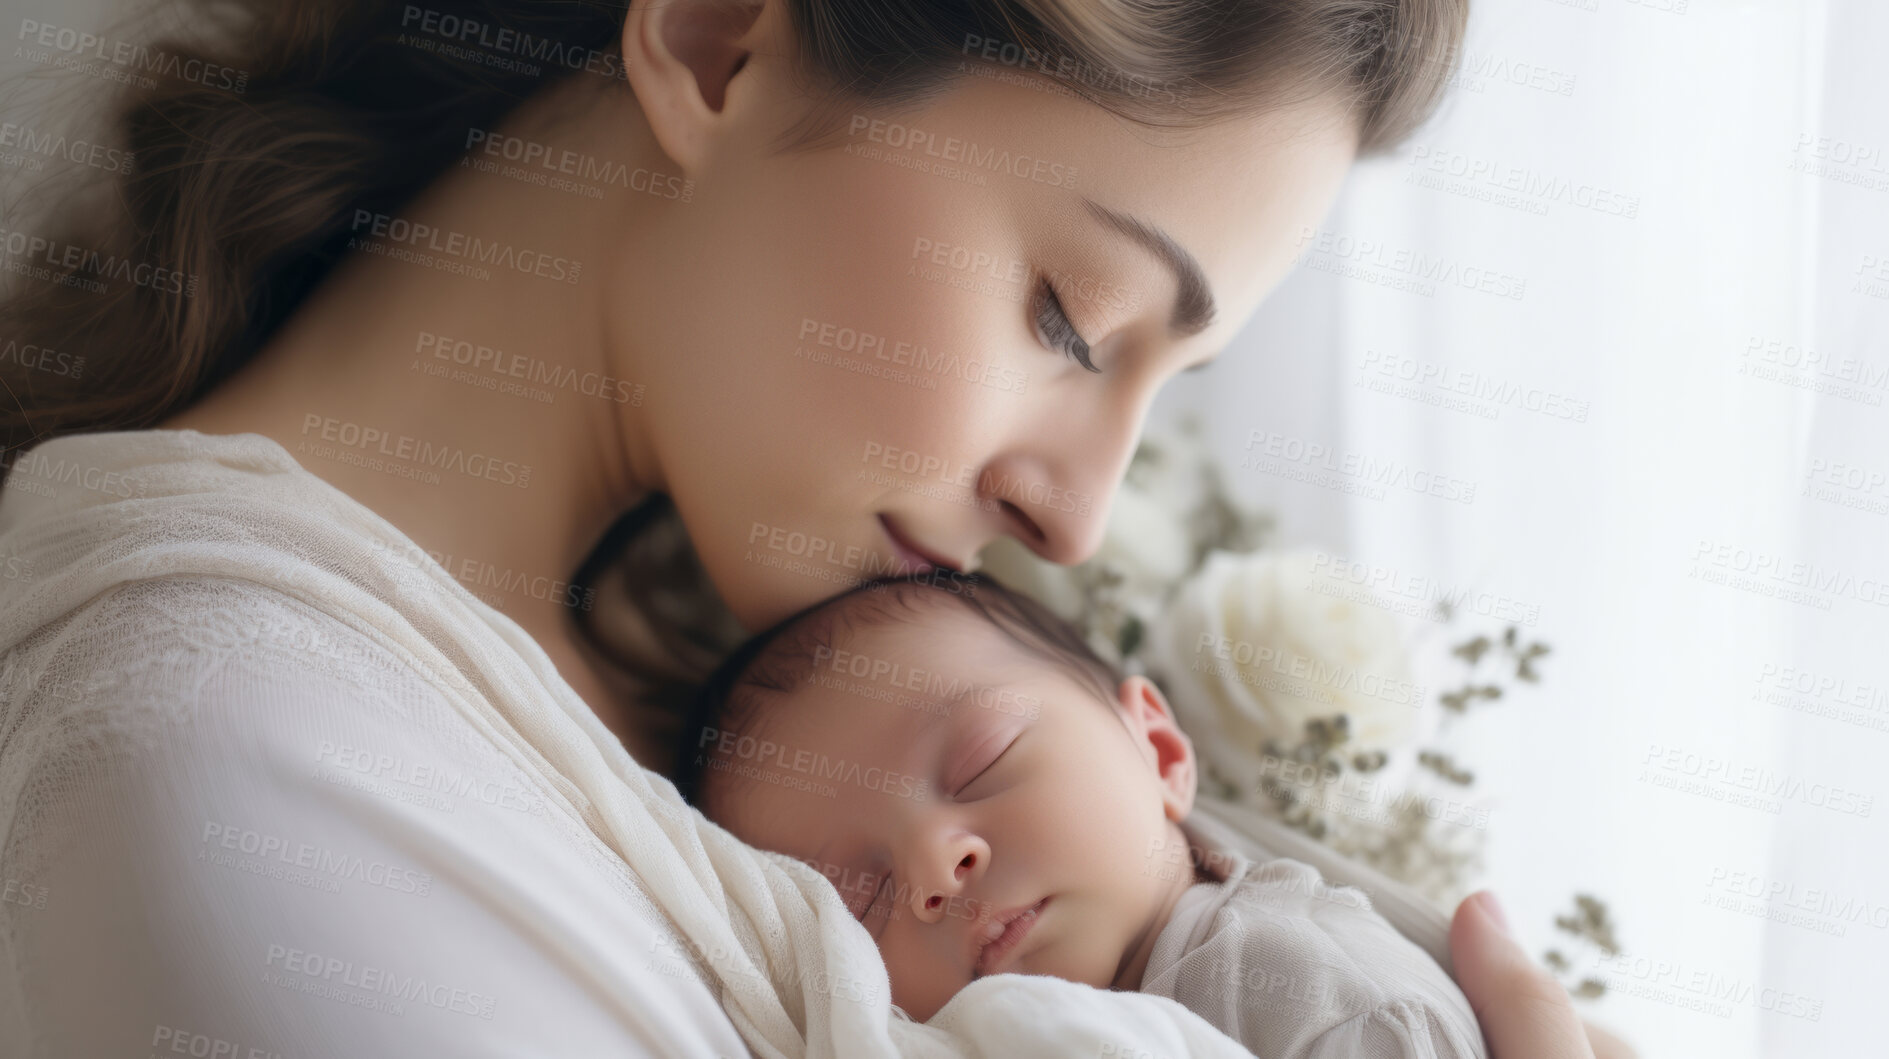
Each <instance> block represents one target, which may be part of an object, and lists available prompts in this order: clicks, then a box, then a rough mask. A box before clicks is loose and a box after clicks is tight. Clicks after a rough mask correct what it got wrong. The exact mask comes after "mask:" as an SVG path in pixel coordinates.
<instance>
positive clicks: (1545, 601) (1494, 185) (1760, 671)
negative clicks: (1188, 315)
mask: <svg viewBox="0 0 1889 1059" xmlns="http://www.w3.org/2000/svg"><path fill="white" fill-rule="evenodd" d="M1885 42H1889V8H1885V6H1884V5H1881V4H1879V3H1874V2H1872V0H1841V2H1833V3H1831V4H1827V5H1826V4H1824V3H1819V2H1814V0H1805V2H1801V3H1787V2H1784V0H1742V2H1738V0H1691V2H1690V3H1688V0H1566V2H1563V0H1478V2H1477V4H1476V10H1475V13H1474V15H1473V17H1472V21H1471V29H1470V34H1469V38H1468V43H1467V46H1466V48H1465V50H1464V55H1463V59H1464V65H1463V70H1462V73H1461V74H1460V75H1459V77H1458V78H1457V81H1456V84H1455V86H1454V91H1453V93H1452V96H1451V99H1450V101H1449V103H1448V104H1447V105H1446V107H1445V108H1444V110H1443V112H1442V113H1440V114H1439V116H1438V118H1437V119H1436V120H1435V121H1433V122H1432V123H1431V125H1430V126H1429V127H1428V128H1426V129H1425V130H1423V131H1422V132H1421V133H1419V134H1418V135H1417V136H1416V138H1415V139H1414V140H1413V141H1412V142H1411V143H1410V144H1409V145H1407V146H1406V147H1405V148H1404V149H1403V150H1402V151H1400V152H1399V153H1398V154H1397V155H1396V156H1395V157H1392V158H1388V159H1384V160H1378V161H1374V162H1371V163H1369V164H1366V165H1364V166H1361V167H1360V168H1358V169H1357V170H1356V171H1355V172H1354V173H1353V175H1352V177H1351V179H1350V181H1349V183H1348V185H1347V187H1346V189H1345V191H1344V193H1343V195H1342V197H1341V199H1340V201H1339V203H1338V205H1337V207H1336V209H1335V211H1334V213H1333V215H1332V216H1331V217H1330V218H1329V220H1328V221H1327V222H1326V224H1325V225H1324V227H1323V228H1322V229H1321V230H1320V231H1319V232H1316V233H1312V234H1311V235H1309V236H1308V237H1307V238H1306V240H1305V242H1304V244H1303V246H1302V258H1301V262H1302V263H1301V266H1300V267H1299V268H1298V269H1296V270H1295V271H1294V273H1293V275H1292V276H1291V277H1290V278H1289V279H1288V280H1287V281H1286V282H1285V284H1284V285H1283V286H1282V287H1281V288H1280V290H1279V291H1278V292H1277V293H1276V294H1275V295H1274V296H1273V298H1272V299H1270V301H1269V302H1268V304H1267V305H1266V306H1265V307H1263V308H1262V309H1261V311H1260V313H1259V315H1258V316H1257V317H1256V318H1255V320H1254V321H1253V323H1252V325H1251V326H1250V327H1249V328H1248V329H1247V330H1246V331H1245V333H1244V334H1242V336H1241V337H1240V338H1239V339H1238V341H1237V342H1236V346H1237V347H1238V348H1236V349H1234V350H1230V351H1229V353H1230V355H1229V356H1227V357H1225V358H1223V360H1222V361H1221V363H1220V364H1218V365H1217V366H1216V367H1215V368H1214V369H1212V371H1210V372H1208V373H1205V374H1204V375H1202V376H1198V377H1183V378H1182V379H1181V380H1179V381H1177V383H1176V384H1175V385H1174V387H1173V388H1172V390H1171V392H1169V393H1167V394H1165V395H1164V396H1163V399H1162V403H1161V404H1160V406H1159V407H1158V408H1157V412H1156V422H1157V424H1160V423H1163V422H1165V421H1171V420H1172V419H1173V418H1174V417H1176V416H1178V415H1180V414H1183V413H1187V412H1195V413H1202V414H1204V418H1205V420H1206V421H1207V423H1208V425H1209V428H1210V431H1209V432H1210V434H1211V436H1212V438H1213V440H1214V444H1215V446H1216V449H1217V451H1218V452H1219V454H1220V455H1221V457H1222V458H1223V460H1224V461H1225V462H1226V464H1227V465H1228V466H1229V469H1230V474H1231V476H1232V478H1233V480H1234V482H1235V483H1236V484H1237V488H1238V489H1239V491H1240V492H1241V493H1242V494H1243V495H1245V496H1247V497H1249V498H1251V499H1253V500H1254V501H1256V502H1258V503H1260V504H1262V505H1264V506H1267V507H1269V508H1271V509H1273V510H1274V511H1276V512H1277V513H1278V514H1279V516H1280V526H1281V536H1282V537H1283V539H1284V543H1287V544H1304V545H1309V546H1313V547H1319V548H1323V549H1325V550H1327V551H1328V552H1329V553H1330V554H1332V555H1333V556H1336V557H1342V559H1343V560H1344V561H1346V562H1355V563H1361V564H1366V566H1368V567H1369V568H1371V569H1374V570H1375V571H1376V572H1377V574H1376V576H1378V577H1379V578H1382V579H1384V580H1380V582H1379V583H1380V584H1381V585H1384V586H1386V587H1389V588H1390V589H1391V590H1393V591H1397V592H1403V593H1411V594H1417V595H1421V594H1423V593H1425V592H1427V591H1430V590H1433V589H1435V590H1441V591H1444V592H1446V593H1449V594H1455V593H1456V592H1458V591H1461V590H1469V591H1470V592H1471V593H1472V595H1471V596H1470V598H1471V599H1472V600H1474V601H1477V602H1479V603H1481V604H1482V605H1483V606H1482V609H1483V610H1484V611H1485V613H1484V614H1482V615H1477V614H1473V613H1471V614H1465V615H1464V616H1463V618H1462V625H1461V626H1460V628H1462V629H1464V630H1468V629H1482V628H1494V629H1498V630H1499V629H1500V627H1501V623H1500V621H1499V620H1497V619H1499V618H1500V617H1502V615H1503V614H1504V613H1509V614H1524V615H1532V616H1533V618H1534V624H1532V625H1525V626H1524V627H1523V630H1522V631H1523V632H1524V633H1525V634H1528V635H1530V636H1531V637H1533V638H1537V639H1540V640H1543V641H1545V642H1548V643H1549V644H1551V645H1552V648H1553V654H1552V655H1550V656H1549V657H1548V658H1547V659H1545V660H1544V662H1543V664H1542V665H1541V667H1540V668H1541V670H1542V671H1543V674H1544V679H1543V682H1542V684H1541V686H1540V687H1539V688H1535V689H1532V690H1529V691H1525V692H1522V693H1520V694H1516V695H1513V696H1511V697H1510V698H1508V699H1506V700H1504V701H1502V702H1500V703H1498V704H1494V705H1490V706H1487V707H1486V708H1484V709H1483V710H1482V711H1481V712H1480V713H1478V714H1476V715H1475V716H1473V717H1472V718H1470V719H1469V720H1468V721H1466V722H1465V723H1463V724H1461V725H1459V726H1458V733H1459V736H1460V743H1459V744H1458V745H1459V746H1460V747H1461V749H1462V757H1463V758H1464V759H1465V761H1466V762H1467V763H1469V764H1471V765H1473V767H1474V768H1475V771H1476V773H1477V782H1476V785H1475V789H1476V791H1477V792H1478V797H1480V798H1482V799H1483V800H1484V802H1485V804H1487V805H1489V806H1490V808H1491V813H1490V817H1489V840H1488V852H1489V857H1488V863H1487V866H1486V868H1487V870H1486V874H1485V876H1484V880H1485V881H1486V883H1487V884H1489V885H1491V886H1493V887H1495V888H1496V889H1497V890H1498V892H1499V893H1500V894H1501V896H1502V898H1503V900H1504V902H1505V905H1506V907H1507V908H1508V911H1509V916H1510V919H1511V921H1512V922H1513V923H1514V925H1515V927H1516V929H1517V930H1518V931H1519V932H1520V933H1521V934H1522V935H1523V936H1524V938H1525V940H1526V943H1527V944H1528V946H1529V948H1530V950H1531V951H1533V952H1535V953H1538V954H1539V953H1541V952H1542V951H1543V950H1545V949H1547V948H1548V947H1550V946H1552V945H1558V944H1560V943H1562V942H1565V941H1567V940H1568V939H1566V938H1565V937H1564V936H1560V935H1558V934H1557V932H1556V930H1555V929H1554V927H1553V925H1552V921H1553V917H1554V916H1555V915H1556V914H1558V913H1562V912H1566V911H1569V910H1571V908H1572V900H1571V898H1572V895H1573V894H1574V893H1575V892H1577V891H1579V892H1586V893H1593V894H1595V895H1597V896H1599V897H1601V898H1602V899H1603V900H1605V901H1607V902H1608V904H1609V906H1610V908H1611V910H1612V913H1613V918H1614V919H1615V921H1616V922H1617V924H1618V927H1619V940H1620V942H1621V944H1622V946H1623V947H1624V950H1625V952H1624V954H1623V956H1622V957H1620V958H1618V959H1615V960H1612V961H1609V962H1607V963H1606V964H1605V965H1603V966H1602V967H1600V969H1599V974H1600V976H1601V977H1602V978H1603V979H1604V980H1605V981H1606V982H1607V983H1608V985H1609V987H1610V988H1609V990H1608V994H1607V995H1606V996H1605V997H1604V998H1603V999H1601V1000H1600V1001H1598V1002H1596V1003H1594V1004H1592V1005H1588V1006H1586V1007H1584V1011H1585V1012H1586V1013H1587V1014H1589V1016H1590V1017H1592V1018H1595V1019H1596V1020H1597V1021H1600V1022H1602V1023H1605V1024H1609V1025H1612V1026H1614V1027H1617V1028H1619V1029H1620V1030H1622V1031H1624V1033H1625V1035H1626V1036H1627V1037H1628V1038H1629V1039H1630V1040H1631V1041H1632V1042H1633V1043H1634V1044H1635V1045H1636V1046H1637V1047H1638V1048H1639V1049H1640V1051H1641V1054H1642V1055H1644V1056H1647V1057H1665V1056H1672V1057H1689V1056H1707V1055H1709V1056H1716V1057H1725V1059H1739V1057H1747V1056H1759V1055H1763V1056H1778V1057H1796V1056H1834V1055H1860V1054H1886V1053H1885V1052H1884V1049H1885V1048H1889V1045H1885V1044H1883V1043H1881V1041H1882V1038H1883V1036H1884V1031H1883V1030H1881V1029H1880V1028H1879V1022H1878V1019H1879V1006H1880V1002H1881V996H1882V993H1883V987H1884V986H1885V985H1886V984H1889V972H1886V971H1885V970H1884V968H1885V967H1889V769H1885V768H1883V767H1882V763H1883V761H1884V760H1885V754H1886V753H1889V650H1886V649H1889V548H1886V547H1884V545H1885V544H1886V543H1889V485H1885V481H1889V264H1885V262H1886V261H1889V75H1886V74H1885V72H1884V71H1885V66H1884V64H1883V58H1882V53H1881V49H1882V47H1883V45H1884V43H1885ZM1314 445H1316V446H1322V447H1323V448H1322V454H1321V455H1319V456H1318V457H1316V458H1313V457H1309V456H1307V455H1305V454H1306V453H1309V452H1311V451H1312V448H1311V447H1312V446H1314ZM1254 456H1257V457H1260V458H1261V460H1260V463H1261V466H1260V467H1259V468H1258V469H1241V466H1240V465H1241V463H1242V462H1243V461H1245V462H1252V460H1251V459H1250V457H1254ZM1379 489H1381V490H1382V491H1381V493H1379V492H1378V490H1379ZM1472 489H1473V495H1472V494H1471V490H1472ZM1334 561H1337V560H1334ZM1800 564H1801V565H1800ZM1351 569H1362V568H1351ZM1420 579H1421V580H1420ZM1484 593H1486V595H1484ZM1423 624H1424V623H1422V622H1413V631H1415V629H1416V628H1417V627H1421V626H1423ZM1428 628H1429V630H1430V631H1429V632H1428V633H1427V634H1423V635H1418V636H1417V638H1416V639H1415V640H1413V642H1415V643H1417V644H1418V645H1419V651H1420V652H1421V654H1422V655H1423V656H1424V657H1423V658H1422V659H1420V662H1421V664H1422V665H1424V666H1425V667H1426V670H1427V671H1428V672H1431V673H1435V674H1448V673H1450V672H1451V671H1452V670H1451V666H1450V664H1449V663H1450V660H1449V659H1448V658H1447V652H1446V647H1447V644H1448V637H1446V636H1444V635H1441V634H1440V633H1439V629H1438V627H1437V626H1435V625H1430V626H1429V627H1428ZM1458 628H1459V626H1456V625H1452V626H1450V627H1448V629H1447V633H1448V636H1451V637H1453V636H1455V635H1456V633H1457V630H1458ZM1437 679H1441V677H1438V678H1437ZM1867 799H1873V801H1868V800H1867ZM1754 803H1755V804H1754ZM1570 951H1572V950H1570Z"/></svg>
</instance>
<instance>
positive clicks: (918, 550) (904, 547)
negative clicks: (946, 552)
mask: <svg viewBox="0 0 1889 1059" xmlns="http://www.w3.org/2000/svg"><path fill="white" fill-rule="evenodd" d="M879 525H881V526H883V527H884V528H885V535H886V538H887V539H889V540H890V541H891V542H892V549H893V551H894V552H896V553H897V554H898V557H899V561H900V562H901V563H903V564H905V565H906V566H909V567H911V569H910V570H907V571H905V572H906V573H913V574H922V573H924V572H926V571H927V570H931V569H934V568H935V569H939V570H956V569H957V567H956V566H953V565H952V564H951V562H950V561H949V560H945V559H940V558H938V557H937V556H935V555H932V554H931V553H930V552H927V551H926V550H925V549H924V548H922V547H920V546H919V545H918V543H917V542H915V541H913V540H912V539H911V538H910V537H907V536H906V535H905V534H903V533H901V532H899V527H898V523H896V522H893V521H892V516H890V515H880V516H879Z"/></svg>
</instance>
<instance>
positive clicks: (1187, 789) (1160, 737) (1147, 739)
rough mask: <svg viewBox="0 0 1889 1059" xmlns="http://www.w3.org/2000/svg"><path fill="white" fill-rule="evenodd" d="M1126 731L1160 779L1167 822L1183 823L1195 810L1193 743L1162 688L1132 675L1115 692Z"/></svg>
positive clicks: (1197, 783)
mask: <svg viewBox="0 0 1889 1059" xmlns="http://www.w3.org/2000/svg"><path fill="white" fill-rule="evenodd" d="M1116 698H1117V700H1118V701H1119V702H1120V703H1121V708H1122V711H1123V714H1124V719H1125V720H1126V721H1127V722H1128V732H1129V734H1130V735H1132V736H1133V737H1134V738H1135V742H1136V744H1137V745H1138V746H1140V747H1142V748H1143V750H1144V752H1145V753H1146V754H1147V755H1149V756H1150V758H1151V763H1152V764H1153V765H1154V770H1155V773H1156V775H1158V776H1160V777H1161V791H1162V793H1161V801H1162V803H1163V804H1164V805H1165V806H1166V807H1167V815H1168V819H1170V820H1175V821H1179V820H1184V819H1186V818H1187V814H1188V813H1189V812H1192V811H1193V808H1194V792H1195V791H1196V790H1197V789H1198V788H1199V786H1200V776H1199V774H1198V772H1197V771H1196V769H1195V763H1194V743H1193V740H1191V739H1188V738H1187V733H1186V732H1183V731H1181V728H1180V725H1178V724H1175V723H1174V711H1173V710H1171V709H1169V708H1168V700H1167V699H1166V698H1165V697H1164V696H1162V694H1161V689H1160V688H1157V687H1155V686H1154V682H1153V681H1151V680H1149V679H1148V678H1147V677H1142V676H1134V677H1129V678H1128V679H1127V680H1124V681H1122V686H1121V687H1120V688H1119V689H1118V690H1117V692H1116Z"/></svg>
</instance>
